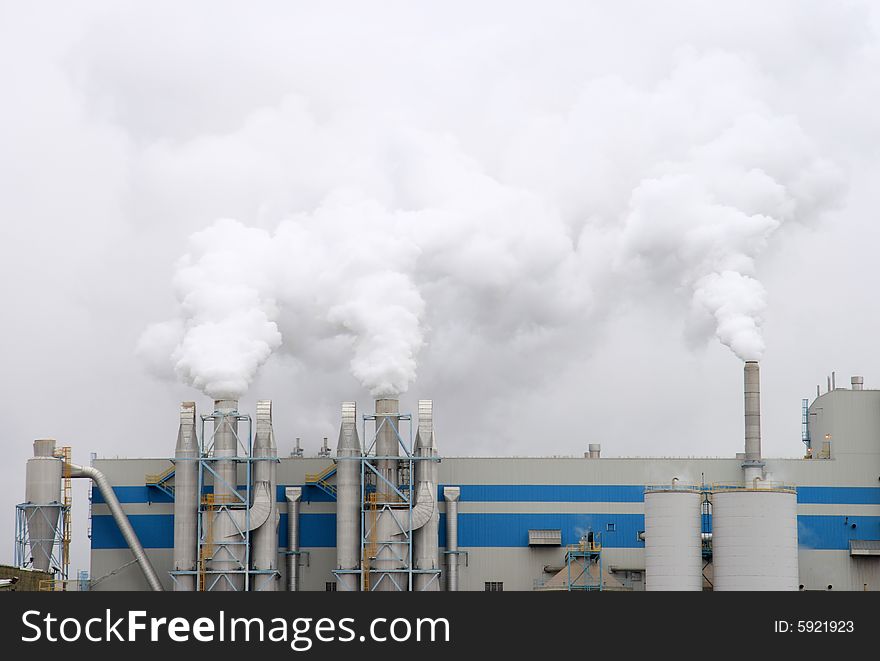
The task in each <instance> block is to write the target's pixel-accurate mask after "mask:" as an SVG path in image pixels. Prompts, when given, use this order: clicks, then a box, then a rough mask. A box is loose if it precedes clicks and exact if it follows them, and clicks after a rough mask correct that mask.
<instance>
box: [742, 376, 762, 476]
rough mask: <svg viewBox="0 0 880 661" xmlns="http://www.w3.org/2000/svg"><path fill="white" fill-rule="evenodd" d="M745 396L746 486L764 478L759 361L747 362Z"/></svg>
mask: <svg viewBox="0 0 880 661" xmlns="http://www.w3.org/2000/svg"><path fill="white" fill-rule="evenodd" d="M744 377H745V378H744V381H745V387H744V395H745V434H746V439H745V440H746V443H745V461H743V469H744V470H745V481H746V484H750V483H751V482H752V481H753V480H754V479H755V478H756V477H762V474H763V466H764V462H763V461H761V372H760V368H759V367H758V361H756V360H747V361H746V364H745V368H744Z"/></svg>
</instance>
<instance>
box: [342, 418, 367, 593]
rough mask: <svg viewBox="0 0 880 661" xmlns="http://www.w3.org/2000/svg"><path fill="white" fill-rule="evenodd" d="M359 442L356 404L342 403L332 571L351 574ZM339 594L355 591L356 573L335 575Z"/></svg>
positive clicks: (357, 551)
mask: <svg viewBox="0 0 880 661" xmlns="http://www.w3.org/2000/svg"><path fill="white" fill-rule="evenodd" d="M360 456H361V443H360V439H359V438H358V433H357V404H356V403H355V402H343V403H342V424H341V426H340V428H339V442H338V444H337V449H336V568H337V569H343V570H347V571H355V570H357V569H358V568H359V567H360V561H361V465H360ZM336 588H337V590H339V591H340V592H341V591H343V590H345V591H349V592H353V591H355V590H358V588H359V582H358V579H357V574H337V575H336Z"/></svg>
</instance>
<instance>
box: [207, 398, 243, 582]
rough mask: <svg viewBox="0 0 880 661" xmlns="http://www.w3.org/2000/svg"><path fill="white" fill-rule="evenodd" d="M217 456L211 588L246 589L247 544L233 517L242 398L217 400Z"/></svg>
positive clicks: (215, 423)
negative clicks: (231, 510)
mask: <svg viewBox="0 0 880 661" xmlns="http://www.w3.org/2000/svg"><path fill="white" fill-rule="evenodd" d="M213 415H214V459H215V461H213V462H211V463H212V467H213V469H214V472H215V473H216V475H215V476H214V506H215V513H214V523H213V526H212V530H211V533H212V536H213V539H212V540H207V542H208V543H209V544H211V545H212V546H213V548H214V551H213V559H212V560H211V562H210V565H209V567H210V569H211V571H212V572H228V573H221V574H210V575H209V577H208V579H207V583H208V585H207V589H209V590H215V591H219V592H222V591H229V590H235V591H241V590H243V589H244V575H243V573H241V572H242V571H243V570H244V569H246V566H245V560H244V558H245V553H246V549H245V544H244V541H245V540H244V537H243V536H242V534H241V533H242V531H240V530H237V529H236V527H235V525H234V523H233V519H232V518H231V517H230V516H229V513H230V507H231V508H233V509H235V508H237V507H238V506H239V505H240V504H241V499H240V497H239V494H238V488H237V484H238V462H237V461H236V459H235V457H237V456H238V401H237V400H234V399H218V400H216V401H215V402H214V414H213Z"/></svg>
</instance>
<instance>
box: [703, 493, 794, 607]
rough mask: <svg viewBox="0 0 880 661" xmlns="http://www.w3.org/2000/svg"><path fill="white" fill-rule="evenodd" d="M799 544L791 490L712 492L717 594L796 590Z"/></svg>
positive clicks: (713, 549) (713, 548)
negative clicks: (743, 591) (718, 592)
mask: <svg viewBox="0 0 880 661" xmlns="http://www.w3.org/2000/svg"><path fill="white" fill-rule="evenodd" d="M797 540H798V538H797V496H796V494H795V490H794V489H793V488H787V487H777V488H774V487H768V488H759V489H752V488H733V489H721V490H716V491H714V492H713V494H712V554H713V563H714V579H713V581H714V588H715V590H719V591H730V590H749V591H752V590H778V591H781V590H797V589H798V541H797Z"/></svg>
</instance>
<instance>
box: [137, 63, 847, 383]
mask: <svg viewBox="0 0 880 661" xmlns="http://www.w3.org/2000/svg"><path fill="white" fill-rule="evenodd" d="M767 88H768V82H767V81H766V80H765V79H764V77H763V75H762V73H761V72H760V71H759V70H757V69H756V68H755V66H754V65H753V64H752V63H750V62H749V61H747V60H745V59H743V58H740V57H738V56H735V55H731V54H727V53H708V54H698V53H695V52H693V51H683V52H682V54H681V57H680V59H679V62H678V64H677V65H676V67H675V68H674V69H673V70H672V71H671V72H670V74H669V76H668V77H666V78H664V79H663V80H661V81H660V82H659V83H655V84H654V85H652V86H648V87H639V86H637V85H634V84H631V83H629V82H627V81H625V80H623V79H621V78H617V77H605V78H597V79H592V80H588V81H586V82H585V83H584V85H583V88H582V89H581V91H580V93H579V94H577V95H576V96H575V97H574V98H573V100H572V101H571V103H570V105H568V106H567V107H564V108H562V109H556V110H554V111H547V110H540V111H539V110H537V109H535V108H531V109H530V108H528V107H522V108H519V109H515V105H514V106H511V107H512V108H514V110H512V111H511V113H510V114H509V115H508V116H507V120H506V123H505V125H504V126H502V127H498V126H492V125H491V122H490V121H489V120H488V118H487V117H481V116H480V115H479V111H475V113H477V114H476V115H475V117H474V119H473V122H474V125H475V126H482V125H485V128H486V132H485V134H483V135H481V136H480V138H479V140H473V141H472V142H468V141H466V140H463V139H462V137H461V136H458V137H456V136H454V135H452V134H450V133H448V132H443V131H438V130H436V129H434V128H432V127H431V120H430V117H428V116H425V117H420V116H419V114H418V113H401V114H399V115H394V114H393V113H390V112H387V111H385V110H383V112H381V113H380V112H375V113H374V114H369V113H368V112H367V111H366V110H365V109H363V108H358V109H356V111H352V113H351V114H345V113H342V114H340V115H339V116H337V117H335V118H334V119H333V120H332V121H329V123H328V122H324V123H323V124H322V123H321V122H319V121H318V119H317V118H316V117H313V116H311V115H310V113H309V110H308V109H307V106H306V104H304V103H302V102H300V101H299V100H297V99H295V98H289V99H288V100H287V101H286V102H285V103H284V104H282V106H281V108H280V109H279V110H277V111H275V112H269V113H267V112H264V113H262V114H261V115H260V118H259V121H255V122H252V123H249V124H247V125H246V126H245V127H244V128H243V129H242V131H241V132H240V133H239V134H236V135H233V136H231V137H228V138H224V140H228V141H230V142H243V143H245V144H247V145H248V146H249V148H250V149H251V150H259V149H264V150H269V154H267V155H266V158H288V156H287V153H286V152H284V153H278V154H275V153H274V152H272V149H273V148H274V147H273V145H274V144H280V145H283V147H284V149H285V150H292V151H295V152H296V153H298V154H301V157H302V160H301V161H296V164H295V165H294V166H293V167H292V168H291V169H290V174H291V176H292V177H293V179H292V181H291V185H292V186H293V187H294V188H296V189H297V190H298V191H299V192H300V194H301V197H302V198H303V199H304V200H313V202H311V203H308V204H305V205H304V206H305V208H304V209H297V208H296V207H297V205H296V204H294V205H293V209H292V210H291V212H290V213H288V214H287V217H286V218H285V219H283V220H281V221H280V222H279V224H278V225H277V227H276V228H275V230H274V232H272V233H270V232H267V231H264V230H257V229H249V228H247V227H245V226H244V225H242V224H240V223H236V222H234V221H218V222H217V223H215V224H214V225H212V226H211V227H209V228H208V229H207V230H204V231H203V232H199V233H197V234H196V235H194V236H193V237H192V239H191V247H190V253H189V254H188V255H187V256H186V257H184V258H183V260H182V261H181V263H180V266H179V269H178V272H177V275H176V276H175V290H176V293H177V297H178V301H179V304H180V305H179V315H178V318H177V319H174V320H172V321H170V322H166V323H165V324H162V325H157V326H154V327H152V328H150V329H148V330H147V332H145V333H144V335H143V336H142V338H141V341H140V345H139V347H140V352H141V354H142V355H144V356H145V357H147V358H149V362H150V363H151V364H155V363H156V362H157V360H158V362H159V363H161V362H162V360H163V358H162V357H163V356H165V358H166V359H167V360H169V361H170V362H171V364H172V365H173V368H174V371H175V373H176V374H177V375H178V377H179V378H181V379H183V380H184V381H185V382H187V383H189V384H191V385H193V386H195V387H198V388H200V389H202V390H203V391H204V392H206V393H207V394H209V395H211V396H214V397H216V396H218V394H219V393H222V394H223V395H224V396H239V395H241V394H242V393H243V392H244V391H245V390H246V388H247V386H248V384H249V383H250V381H251V380H252V379H253V378H254V375H255V374H256V372H257V370H258V368H259V366H260V365H261V364H262V363H263V362H265V361H266V360H267V359H268V357H269V356H270V354H271V353H272V351H274V350H275V349H277V348H278V347H279V346H282V344H283V350H284V351H287V352H289V353H290V354H293V355H294V356H296V357H297V358H299V359H301V360H303V361H305V362H310V365H311V367H312V368H315V369H321V368H323V367H335V366H336V365H337V364H338V363H339V362H340V361H345V362H347V363H348V364H349V367H350V370H351V373H352V374H353V375H354V376H355V377H356V378H357V379H358V380H359V381H360V382H361V383H362V384H363V386H364V387H365V388H367V389H368V390H369V391H370V392H371V394H373V395H374V396H397V395H399V394H401V393H403V392H405V391H406V390H407V389H408V388H409V386H410V385H411V384H412V383H413V382H414V381H415V380H416V378H417V374H418V372H417V365H418V360H419V357H420V355H423V354H425V353H426V352H427V353H428V354H430V352H431V351H432V347H435V346H436V347H437V351H438V352H439V353H438V356H436V357H435V359H434V360H433V363H434V364H435V366H436V365H440V367H439V368H438V367H435V372H438V371H442V370H443V369H449V370H452V371H451V373H454V374H457V375H458V376H459V377H460V378H463V377H465V376H466V375H468V373H469V372H470V371H472V370H474V369H478V368H479V358H477V359H476V360H470V361H469V362H468V364H465V365H457V364H456V351H457V349H458V348H460V347H461V346H463V345H464V344H466V343H472V342H476V346H481V345H482V346H483V347H484V349H483V352H484V353H488V352H491V351H502V352H504V351H506V352H507V354H508V355H509V356H510V359H509V360H508V361H506V362H507V364H508V365H510V367H509V368H502V371H504V370H505V369H510V374H511V375H514V374H515V373H516V365H518V363H519V361H520V360H521V359H522V358H523V357H527V356H529V355H532V354H537V353H539V352H540V349H541V348H542V347H545V346H548V345H551V344H555V345H561V344H565V343H567V344H569V345H571V346H576V345H577V342H578V341H579V339H580V338H581V336H582V329H583V328H584V327H585V325H590V324H594V323H596V322H599V321H600V320H601V317H602V315H605V314H608V313H609V311H611V310H613V309H614V308H615V307H616V306H618V305H620V304H622V303H626V301H627V299H628V298H629V297H631V296H633V295H641V294H643V293H644V292H645V291H646V290H652V289H656V290H657V291H659V292H660V293H661V294H662V295H667V294H669V295H672V296H673V297H679V298H680V299H682V300H683V302H684V305H683V307H682V310H681V316H682V318H683V319H684V318H686V319H687V320H688V327H689V332H690V333H691V334H692V335H693V334H694V333H697V334H703V330H702V329H705V330H706V331H707V332H708V333H709V334H714V336H715V337H717V339H718V340H719V341H720V342H722V343H723V344H725V345H726V346H728V347H730V348H731V349H732V350H733V351H734V353H736V355H738V356H739V357H740V358H743V359H757V358H760V357H761V354H762V352H763V350H764V341H763V338H762V335H761V323H762V315H763V312H764V310H765V307H766V305H767V292H766V291H765V290H764V287H763V285H762V284H761V282H760V280H759V279H758V275H759V268H758V259H759V257H760V255H761V254H762V252H763V251H764V250H765V248H766V247H767V246H768V243H769V242H770V241H771V239H772V238H773V236H774V234H776V233H777V232H779V230H780V228H781V227H782V226H783V225H784V224H785V223H789V222H800V223H807V222H812V221H813V220H814V219H815V218H816V217H817V216H819V215H820V214H821V213H822V212H823V211H824V210H825V209H827V208H828V207H829V206H830V205H832V204H834V203H835V201H836V200H837V199H838V198H839V196H840V192H841V191H840V179H841V178H840V175H839V173H838V172H837V170H836V168H835V167H834V166H833V165H831V164H829V163H828V162H827V161H826V160H824V159H823V158H821V157H820V156H819V155H818V154H817V153H816V148H815V147H814V145H813V143H812V141H811V140H810V138H809V137H808V136H807V135H806V134H805V133H804V131H803V130H802V129H801V128H800V126H799V124H798V121H797V119H796V118H794V117H792V116H789V115H786V114H780V113H775V112H773V110H772V108H771V106H770V105H769V104H768V102H767V101H766V100H765V97H766V96H767ZM518 92H519V91H515V92H513V93H512V96H514V97H517V96H518ZM486 112H488V111H486ZM367 127H369V130H367ZM365 136H368V137H365ZM188 149H195V147H188ZM210 149H211V150H212V151H213V150H216V149H218V147H217V145H213V146H211V148H210ZM193 157H194V156H193V155H192V154H190V155H188V156H187V158H193ZM167 158H169V159H173V158H175V156H173V155H171V156H167ZM256 160H260V159H259V158H257V159H256ZM305 162H308V163H309V164H310V168H308V169H306V168H304V167H303V166H302V163H305ZM474 338H478V340H475V339H474ZM328 342H330V343H332V344H333V346H334V347H336V348H337V349H338V348H342V349H343V351H344V353H340V352H339V351H335V352H327V351H318V349H317V348H318V347H319V346H325V345H326V343H328ZM473 353H474V352H473V351H469V352H468V354H469V355H471V357H472V358H473ZM439 354H442V356H440V355H439ZM316 355H320V356H321V357H320V359H316V358H315V356H316ZM316 363H323V364H316ZM330 364H332V365H330ZM546 369H547V370H548V372H549V370H550V369H551V366H549V365H548V366H547V368H546ZM513 378H515V377H513Z"/></svg>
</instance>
